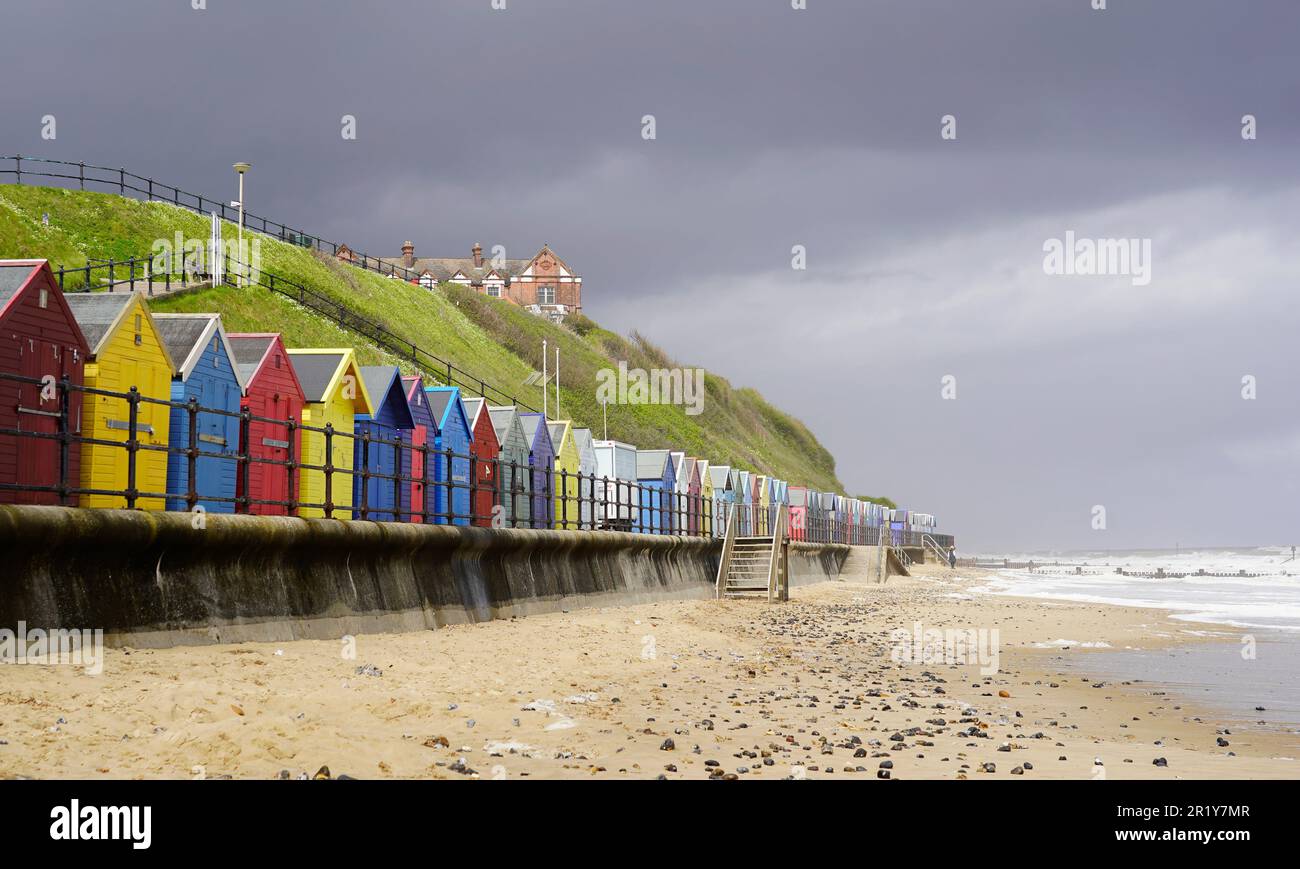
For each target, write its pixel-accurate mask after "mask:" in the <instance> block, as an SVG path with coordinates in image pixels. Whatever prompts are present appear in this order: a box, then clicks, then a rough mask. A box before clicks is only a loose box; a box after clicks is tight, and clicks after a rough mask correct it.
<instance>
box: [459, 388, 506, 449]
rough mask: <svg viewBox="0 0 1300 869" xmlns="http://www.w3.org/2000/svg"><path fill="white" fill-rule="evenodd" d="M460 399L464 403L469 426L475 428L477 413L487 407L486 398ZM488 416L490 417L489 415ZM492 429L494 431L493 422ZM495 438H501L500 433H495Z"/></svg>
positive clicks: (494, 424) (494, 425)
mask: <svg viewBox="0 0 1300 869" xmlns="http://www.w3.org/2000/svg"><path fill="white" fill-rule="evenodd" d="M461 401H462V402H463V403H464V404H465V415H466V416H467V417H469V427H470V428H471V429H477V428H478V418H479V414H481V413H483V410H484V408H486V407H487V399H486V398H462V399H461ZM489 418H491V417H490V416H489ZM492 430H493V431H496V423H495V422H494V423H492ZM497 440H498V441H499V440H501V436H500V435H497Z"/></svg>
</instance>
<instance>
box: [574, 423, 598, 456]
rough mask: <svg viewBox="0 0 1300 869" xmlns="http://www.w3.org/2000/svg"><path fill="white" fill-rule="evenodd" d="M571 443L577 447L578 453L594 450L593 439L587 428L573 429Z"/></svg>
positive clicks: (594, 443)
mask: <svg viewBox="0 0 1300 869" xmlns="http://www.w3.org/2000/svg"><path fill="white" fill-rule="evenodd" d="M573 443H574V444H575V445H576V446H577V447H578V452H580V453H583V452H587V451H588V450H595V448H596V441H595V438H594V437H593V435H592V433H591V429H589V428H575V429H574V430H573Z"/></svg>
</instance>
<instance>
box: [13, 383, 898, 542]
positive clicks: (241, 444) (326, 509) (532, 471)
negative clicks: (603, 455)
mask: <svg viewBox="0 0 1300 869" xmlns="http://www.w3.org/2000/svg"><path fill="white" fill-rule="evenodd" d="M92 401H93V402H96V408H95V413H94V418H96V419H98V418H104V419H106V420H107V416H106V415H109V414H112V415H115V416H116V417H118V418H120V417H123V416H124V417H125V420H119V424H118V425H116V426H113V425H111V422H112V421H113V420H108V421H107V423H106V427H107V428H112V429H113V430H114V431H120V432H121V433H122V434H121V437H120V438H117V437H105V436H103V435H104V434H105V432H104V431H103V430H102V429H100V430H98V436H97V435H96V434H95V433H93V432H92V433H91V434H86V433H84V432H83V431H82V423H83V419H85V417H86V416H87V414H86V412H85V411H86V407H85V403H87V402H92ZM11 407H12V408H15V409H16V411H17V412H14V413H10V412H8V410H9V408H11ZM151 407H152V408H165V410H166V414H167V420H168V433H169V437H168V438H167V440H166V442H165V443H164V442H154V441H161V440H162V439H161V438H160V437H159V435H160V432H158V431H157V430H156V428H155V426H153V425H152V424H151V423H149V422H147V421H146V420H147V419H151V418H155V417H153V416H152V415H150V414H149V413H148V408H151ZM123 410H124V411H125V413H122V411H123ZM29 420H30V422H29ZM222 421H228V422H226V423H224V424H225V425H226V429H225V430H226V431H228V432H230V430H231V428H233V427H237V430H238V438H237V442H235V438H234V437H218V436H214V435H212V434H210V432H211V431H213V430H221V428H222V425H223V422H222ZM173 423H176V424H177V428H176V432H180V431H182V428H181V426H183V431H184V432H185V437H184V438H183V440H184V443H176V442H175V441H177V440H181V439H182V438H179V437H174V436H172V434H173V433H172V431H171V428H172V424H173ZM231 434H233V432H231ZM146 435H150V436H152V437H145V436H146ZM272 435H280V436H279V437H272ZM308 438H314V442H309V441H308V440H307V439H308ZM6 440H8V441H11V442H12V443H11V444H5V443H4V441H6ZM268 442H270V443H272V444H275V445H276V446H277V447H279V448H280V449H282V450H283V453H282V454H279V455H275V454H271V455H268V454H266V451H264V450H259V449H258V448H257V447H258V446H265V445H266V444H267V443H268ZM10 446H13V447H16V448H15V449H12V450H10V449H7V448H8V447H10ZM87 447H92V448H93V447H102V448H106V449H107V452H105V450H98V451H91V450H87V449H86V448H87ZM115 450H121V451H122V453H121V457H118V456H117V455H115V454H114V453H113V452H112V451H115ZM74 452H75V453H76V455H78V456H79V457H80V459H81V463H82V466H81V467H79V468H75V471H74V464H75V463H74V462H73V454H74ZM0 454H3V455H13V456H14V457H15V459H16V461H17V463H18V464H19V465H21V466H23V467H25V468H29V469H35V473H33V472H31V471H29V472H28V473H27V477H28V479H27V480H26V481H24V482H20V481H19V480H18V479H10V478H3V479H0V503H49V504H62V505H66V506H77V505H78V504H81V505H83V506H104V507H121V508H127V509H141V508H152V509H156V508H158V507H163V508H166V509H168V510H173V511H198V510H199V509H200V508H202V510H203V511H205V512H226V513H228V512H237V513H256V514H288V515H320V516H324V517H326V518H333V519H353V518H355V519H371V520H376V521H402V522H418V523H425V524H444V525H477V526H483V527H497V528H535V529H558V530H615V531H630V532H634V533H640V534H661V535H680V536H693V537H720V536H722V535H723V533H724V532H725V523H724V522H720V521H715V517H716V516H722V515H725V514H724V513H723V512H722V511H723V510H724V509H738V510H739V511H740V514H739V522H740V525H739V527H740V533H741V534H742V535H744V536H762V535H770V534H771V533H772V529H773V525H774V522H775V519H776V508H775V507H774V506H772V505H767V504H741V505H736V504H734V503H733V502H731V501H730V500H729V499H728V498H726V497H722V496H719V497H716V498H713V497H705V496H704V495H702V494H700V493H698V492H680V491H665V490H664V488H663V486H662V485H661V484H657V483H654V482H649V481H643V480H619V479H611V478H609V477H607V476H601V475H598V474H595V473H583V472H576V473H575V472H572V471H569V470H568V469H567V468H561V469H559V470H556V469H555V468H554V467H553V466H552V465H551V462H550V460H549V459H545V458H543V459H540V460H539V459H537V458H536V457H534V456H532V455H531V454H530V455H529V456H528V457H527V460H526V461H521V459H522V456H515V457H513V458H502V457H501V456H496V457H484V456H481V455H479V454H478V453H476V452H475V451H474V450H473V449H470V450H469V451H468V452H465V453H461V452H456V451H453V450H452V449H450V448H445V449H443V448H437V447H433V446H429V445H428V444H413V443H412V442H411V439H410V437H409V436H406V435H402V434H400V433H399V434H398V436H396V437H385V436H382V434H376V433H375V432H374V431H372V430H371V428H370V427H369V426H368V425H366V424H364V423H363V424H361V425H359V426H358V429H357V430H353V431H344V430H341V429H336V428H334V427H333V426H332V425H331V424H326V425H323V426H313V425H309V424H307V423H305V422H301V421H299V420H295V419H278V418H273V417H264V416H259V415H256V414H253V413H251V412H250V411H249V410H248V408H246V407H245V408H241V409H239V410H233V409H230V408H214V407H208V406H204V405H200V404H199V403H198V402H197V401H196V400H195V399H192V398H191V399H188V400H185V401H176V400H167V399H160V398H154V397H152V396H147V395H144V394H142V393H141V392H140V391H139V390H138V389H137V388H135V387H134V386H133V387H132V388H131V389H130V390H129V391H127V392H115V391H112V390H107V389H99V388H97V387H89V386H85V385H83V384H77V383H73V382H72V380H71V379H70V378H69V377H68V376H66V375H65V376H63V377H61V378H59V379H57V380H56V379H54V378H52V377H46V378H34V377H25V376H21V375H16V374H11V373H7V372H0ZM150 455H154V456H159V457H161V458H160V459H159V460H157V461H158V462H161V463H162V464H163V465H166V468H161V467H159V466H158V464H157V463H155V464H154V465H153V466H152V467H150V466H148V460H147V459H146V457H147V456H150ZM87 462H89V463H90V466H89V467H87V466H86V464H85V463H87ZM201 463H207V467H204V468H201ZM106 464H107V465H110V466H111V468H112V470H111V472H110V473H109V474H107V475H105V474H104V473H103V472H102V469H103V467H104V466H105V465H106ZM214 465H220V466H221V467H223V468H227V469H230V470H233V475H232V474H226V475H224V481H223V482H221V483H219V484H214V485H213V486H211V487H208V488H204V486H205V485H206V483H205V482H203V481H207V480H210V479H212V478H213V477H214V476H215V477H218V478H220V477H222V475H221V474H215V475H214V474H213V473H212V471H213V467H214ZM268 468H278V469H280V470H281V473H280V474H279V480H280V482H279V484H278V485H279V487H280V490H279V491H272V490H271V488H272V487H271V486H270V484H268V483H267V482H266V481H265V479H264V478H263V479H260V480H259V481H258V482H256V483H255V481H254V474H255V472H257V470H258V469H262V470H263V474H262V475H259V476H263V477H264V471H265V469H268ZM160 474H161V476H160ZM308 474H318V475H320V476H319V477H318V478H316V479H315V480H311V481H310V483H311V484H310V485H309V484H308V478H307V477H305V475H308ZM105 479H108V480H109V481H110V482H115V481H116V480H122V481H123V483H124V485H122V486H120V487H115V486H111V485H109V486H105V485H101V483H102V481H104V480H105ZM158 479H164V480H166V481H167V482H166V484H165V485H164V486H163V487H162V490H157V489H155V488H151V487H150V485H151V484H150V483H149V480H158ZM506 481H509V482H508V483H507V482H506ZM304 489H308V490H309V492H315V493H319V497H318V498H313V497H309V495H305V494H304V491H303V490H304ZM343 492H350V493H351V494H350V497H342V496H341V493H343ZM149 502H152V503H149ZM802 521H803V524H802V526H799V525H797V524H796V523H792V526H793V528H794V529H797V530H792V534H791V536H792V537H794V538H795V539H803V540H810V541H813V542H842V543H857V544H866V543H870V542H872V539H873V538H872V532H877V533H878V529H873V528H868V527H866V526H865V525H860V524H858V523H855V522H852V521H848V520H846V519H844V518H843V517H840V516H836V515H829V514H824V513H822V512H821V511H813V512H812V513H811V514H809V515H807V516H806V517H805V519H804V520H802ZM917 533H920V532H917Z"/></svg>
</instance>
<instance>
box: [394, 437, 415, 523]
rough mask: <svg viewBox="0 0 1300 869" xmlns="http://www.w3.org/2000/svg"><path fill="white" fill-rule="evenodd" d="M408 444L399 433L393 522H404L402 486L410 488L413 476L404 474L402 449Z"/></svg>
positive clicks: (395, 466) (396, 449)
mask: <svg viewBox="0 0 1300 869" xmlns="http://www.w3.org/2000/svg"><path fill="white" fill-rule="evenodd" d="M405 445H406V442H405V441H404V440H403V439H402V433H401V432H400V431H399V432H397V437H396V441H395V442H394V444H393V458H394V464H393V512H392V514H391V515H392V521H394V522H401V521H402V486H403V485H406V486H409V485H410V483H411V478H412V477H413V476H414V475H413V474H404V473H402V448H403V447H404V446H405Z"/></svg>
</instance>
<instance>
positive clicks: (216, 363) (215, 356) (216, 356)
mask: <svg viewBox="0 0 1300 869" xmlns="http://www.w3.org/2000/svg"><path fill="white" fill-rule="evenodd" d="M212 367H213V368H220V367H221V354H220V353H218V352H217V336H216V335H213V336H212Z"/></svg>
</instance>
